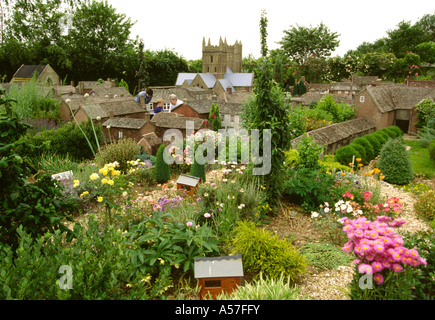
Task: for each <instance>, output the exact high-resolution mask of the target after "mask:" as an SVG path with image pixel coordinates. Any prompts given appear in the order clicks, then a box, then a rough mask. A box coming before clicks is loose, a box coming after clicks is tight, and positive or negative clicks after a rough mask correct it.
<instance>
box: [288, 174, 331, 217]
mask: <svg viewBox="0 0 435 320" xmlns="http://www.w3.org/2000/svg"><path fill="white" fill-rule="evenodd" d="M334 183H335V178H334V176H333V175H331V174H328V173H326V172H323V170H312V169H308V168H301V169H296V170H290V173H289V177H288V178H287V180H286V181H285V183H284V191H283V195H285V196H287V197H289V199H290V200H291V201H292V202H293V203H295V204H298V205H301V206H302V207H304V208H306V209H307V210H310V211H314V210H317V209H318V207H319V205H321V204H323V203H325V202H332V201H334V200H337V199H336V197H335V195H334V194H333V193H332V186H333V185H334Z"/></svg>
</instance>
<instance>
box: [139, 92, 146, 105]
mask: <svg viewBox="0 0 435 320" xmlns="http://www.w3.org/2000/svg"><path fill="white" fill-rule="evenodd" d="M139 99H140V106H141V107H143V108H145V96H144V95H142V94H141V95H140V96H139Z"/></svg>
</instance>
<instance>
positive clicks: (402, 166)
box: [377, 138, 414, 185]
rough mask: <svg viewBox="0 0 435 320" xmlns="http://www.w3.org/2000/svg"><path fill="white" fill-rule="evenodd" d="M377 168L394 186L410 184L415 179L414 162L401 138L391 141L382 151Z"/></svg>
mask: <svg viewBox="0 0 435 320" xmlns="http://www.w3.org/2000/svg"><path fill="white" fill-rule="evenodd" d="M377 167H378V168H379V169H380V170H381V172H382V173H383V174H384V176H385V181H386V182H388V183H392V184H398V185H404V184H408V183H409V182H410V181H411V180H412V179H413V177H414V171H413V168H412V162H411V158H410V154H409V152H408V151H407V150H406V145H405V144H404V143H403V141H402V139H401V138H396V139H391V140H389V141H388V142H387V143H386V144H385V145H384V146H383V147H382V150H381V154H380V157H379V160H378V163H377Z"/></svg>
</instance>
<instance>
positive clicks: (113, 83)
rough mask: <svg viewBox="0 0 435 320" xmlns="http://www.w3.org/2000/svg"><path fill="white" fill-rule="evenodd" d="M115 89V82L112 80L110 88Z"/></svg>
mask: <svg viewBox="0 0 435 320" xmlns="http://www.w3.org/2000/svg"><path fill="white" fill-rule="evenodd" d="M115 87H116V83H115V80H112V88H115Z"/></svg>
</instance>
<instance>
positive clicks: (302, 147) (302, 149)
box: [296, 135, 324, 170]
mask: <svg viewBox="0 0 435 320" xmlns="http://www.w3.org/2000/svg"><path fill="white" fill-rule="evenodd" d="M296 149H297V151H298V155H299V157H298V159H299V160H298V162H297V167H298V168H306V169H312V170H317V169H320V164H319V159H320V155H321V154H322V153H323V150H324V146H322V145H318V144H317V143H315V142H314V140H313V136H305V135H304V136H303V137H301V140H300V141H299V142H298V144H297V146H296Z"/></svg>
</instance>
